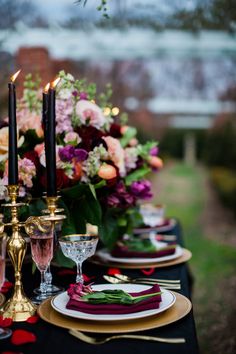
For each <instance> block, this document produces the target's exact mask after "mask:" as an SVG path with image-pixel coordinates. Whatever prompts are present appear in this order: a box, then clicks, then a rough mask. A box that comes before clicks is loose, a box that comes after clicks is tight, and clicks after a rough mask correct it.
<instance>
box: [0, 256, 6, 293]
mask: <svg viewBox="0 0 236 354" xmlns="http://www.w3.org/2000/svg"><path fill="white" fill-rule="evenodd" d="M5 264H6V262H5V257H2V256H1V255H0V290H1V287H2V286H3V283H4V281H5Z"/></svg>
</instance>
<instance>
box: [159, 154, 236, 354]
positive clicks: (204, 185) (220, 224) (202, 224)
mask: <svg viewBox="0 0 236 354" xmlns="http://www.w3.org/2000/svg"><path fill="white" fill-rule="evenodd" d="M153 184H154V190H155V201H156V202H158V203H163V204H165V205H166V210H167V215H168V216H175V217H177V218H178V219H179V220H180V222H181V225H182V227H183V233H184V239H185V244H186V247H187V248H189V249H190V250H191V251H192V253H193V257H192V259H191V261H190V263H189V264H190V269H191V270H192V273H193V275H194V277H195V286H194V293H193V307H194V314H195V320H196V326H197V333H198V337H199V342H200V348H201V353H202V354H213V353H214V354H215V353H216V354H233V353H236V336H235V333H236V322H235V318H236V301H235V293H236V218H234V216H233V215H232V214H231V213H230V212H229V211H228V210H226V209H225V208H223V207H222V206H221V204H220V202H219V200H218V198H217V196H216V194H215V192H214V190H213V189H212V187H211V185H210V183H209V180H208V173H207V169H206V168H204V167H203V166H196V167H191V166H186V165H184V164H183V163H180V162H172V161H170V162H168V163H166V165H165V168H164V169H163V171H161V172H160V173H159V174H157V175H155V176H154V177H153Z"/></svg>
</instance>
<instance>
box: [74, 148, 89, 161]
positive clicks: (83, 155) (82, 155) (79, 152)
mask: <svg viewBox="0 0 236 354" xmlns="http://www.w3.org/2000/svg"><path fill="white" fill-rule="evenodd" d="M74 157H76V159H77V161H84V160H86V159H87V157H88V153H87V151H86V150H84V149H75V151H74Z"/></svg>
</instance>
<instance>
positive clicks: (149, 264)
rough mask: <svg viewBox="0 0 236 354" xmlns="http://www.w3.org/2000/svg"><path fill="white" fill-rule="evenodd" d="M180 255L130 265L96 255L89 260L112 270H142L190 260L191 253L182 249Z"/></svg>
mask: <svg viewBox="0 0 236 354" xmlns="http://www.w3.org/2000/svg"><path fill="white" fill-rule="evenodd" d="M182 251H183V252H182V255H181V256H180V257H178V258H175V259H171V260H168V261H159V262H153V261H150V262H146V263H139V262H135V261H134V260H133V262H132V263H121V262H119V259H118V258H117V262H114V261H113V262H112V261H108V260H107V259H104V258H101V257H99V256H98V255H95V256H93V257H92V258H90V262H93V263H95V264H98V265H101V266H104V267H114V268H122V269H143V268H164V267H170V266H173V265H177V264H181V263H185V262H187V261H189V260H190V259H191V258H192V253H191V252H190V251H189V250H188V249H186V248H182Z"/></svg>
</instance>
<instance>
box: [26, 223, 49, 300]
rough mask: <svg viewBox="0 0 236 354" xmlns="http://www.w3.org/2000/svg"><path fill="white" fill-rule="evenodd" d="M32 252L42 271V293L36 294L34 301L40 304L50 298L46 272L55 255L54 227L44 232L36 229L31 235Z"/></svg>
mask: <svg viewBox="0 0 236 354" xmlns="http://www.w3.org/2000/svg"><path fill="white" fill-rule="evenodd" d="M30 245H31V254H32V258H33V261H34V262H35V264H36V266H37V268H38V270H39V271H40V273H41V282H40V294H38V295H37V296H34V297H33V298H32V301H33V302H34V303H35V304H40V303H41V302H42V301H44V300H45V299H47V298H48V296H49V295H48V294H47V284H46V281H45V272H46V270H47V268H48V266H49V264H50V262H51V260H52V257H53V228H51V229H50V230H48V231H45V232H42V231H40V230H37V231H36V230H35V232H34V233H33V234H32V235H31V236H30Z"/></svg>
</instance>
